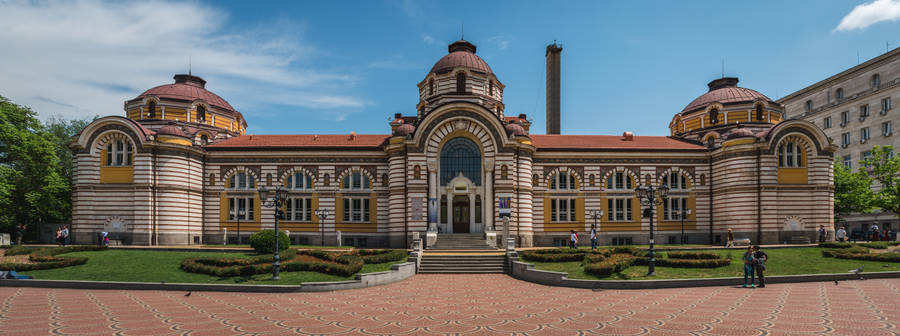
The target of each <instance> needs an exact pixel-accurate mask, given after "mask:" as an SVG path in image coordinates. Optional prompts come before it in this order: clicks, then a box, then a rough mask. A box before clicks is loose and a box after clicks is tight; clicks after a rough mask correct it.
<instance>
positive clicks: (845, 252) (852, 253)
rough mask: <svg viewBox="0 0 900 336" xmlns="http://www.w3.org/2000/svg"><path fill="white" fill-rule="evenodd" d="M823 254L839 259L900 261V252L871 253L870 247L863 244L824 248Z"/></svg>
mask: <svg viewBox="0 0 900 336" xmlns="http://www.w3.org/2000/svg"><path fill="white" fill-rule="evenodd" d="M822 256H823V257H831V258H838V259H852V260H866V261H886V262H900V253H896V252H894V253H871V252H869V249H867V248H865V247H862V246H853V247H851V248H844V249H827V250H822Z"/></svg>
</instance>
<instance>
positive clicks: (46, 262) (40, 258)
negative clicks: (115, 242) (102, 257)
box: [0, 246, 106, 272]
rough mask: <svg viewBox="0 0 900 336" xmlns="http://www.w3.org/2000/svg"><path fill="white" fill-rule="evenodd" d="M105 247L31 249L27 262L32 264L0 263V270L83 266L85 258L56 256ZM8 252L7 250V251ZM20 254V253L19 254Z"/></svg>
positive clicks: (17, 270) (103, 248)
mask: <svg viewBox="0 0 900 336" xmlns="http://www.w3.org/2000/svg"><path fill="white" fill-rule="evenodd" d="M105 249H106V248H105V247H100V246H66V247H51V248H39V249H36V250H35V249H32V251H33V252H31V255H29V256H28V260H30V261H32V262H34V264H18V263H0V270H13V271H16V272H25V271H34V270H43V269H51V268H60V267H69V266H77V265H83V264H85V263H87V261H88V258H86V257H70V256H57V255H59V254H63V253H71V252H81V251H102V250H105ZM7 252H8V250H7ZM20 254H22V253H20Z"/></svg>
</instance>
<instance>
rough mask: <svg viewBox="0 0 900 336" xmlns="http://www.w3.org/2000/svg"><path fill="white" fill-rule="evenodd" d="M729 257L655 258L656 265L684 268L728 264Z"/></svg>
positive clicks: (714, 266)
mask: <svg viewBox="0 0 900 336" xmlns="http://www.w3.org/2000/svg"><path fill="white" fill-rule="evenodd" d="M730 264H731V259H729V258H722V259H657V260H656V266H665V267H684V268H716V267H722V266H728V265H730Z"/></svg>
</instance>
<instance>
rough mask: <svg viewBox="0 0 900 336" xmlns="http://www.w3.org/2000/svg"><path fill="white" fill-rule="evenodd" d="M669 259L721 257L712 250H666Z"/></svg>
mask: <svg viewBox="0 0 900 336" xmlns="http://www.w3.org/2000/svg"><path fill="white" fill-rule="evenodd" d="M666 257H667V258H669V259H722V256H721V255H719V254H718V253H712V252H666Z"/></svg>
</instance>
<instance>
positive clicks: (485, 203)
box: [481, 158, 497, 231]
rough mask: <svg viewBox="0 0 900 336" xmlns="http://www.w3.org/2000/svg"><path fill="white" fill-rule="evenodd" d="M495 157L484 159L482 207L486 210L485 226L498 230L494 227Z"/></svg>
mask: <svg viewBox="0 0 900 336" xmlns="http://www.w3.org/2000/svg"><path fill="white" fill-rule="evenodd" d="M493 172H494V159H493V158H491V159H484V181H482V184H483V185H484V199H482V203H481V207H482V209H483V211H484V217H482V218H483V220H482V221H483V222H484V227H485V228H491V230H492V231H493V230H496V229H497V228H495V227H494V179H493Z"/></svg>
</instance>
